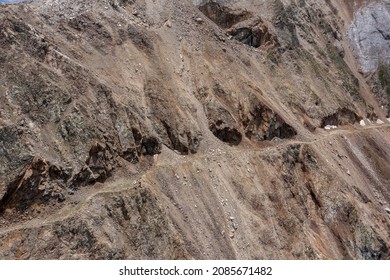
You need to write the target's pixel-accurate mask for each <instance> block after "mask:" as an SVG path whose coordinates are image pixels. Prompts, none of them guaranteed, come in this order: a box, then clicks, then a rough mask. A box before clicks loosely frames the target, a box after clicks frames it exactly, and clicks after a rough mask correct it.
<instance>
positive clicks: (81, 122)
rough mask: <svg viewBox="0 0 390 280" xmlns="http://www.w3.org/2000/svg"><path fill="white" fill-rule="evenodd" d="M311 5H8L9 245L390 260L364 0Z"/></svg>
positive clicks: (381, 125)
mask: <svg viewBox="0 0 390 280" xmlns="http://www.w3.org/2000/svg"><path fill="white" fill-rule="evenodd" d="M317 2H318V1H296V2H295V1H283V2H281V1H260V0H258V1H255V0H254V1H192V2H191V1H175V0H163V1H151V0H150V1H149V0H144V1H141V0H140V1H125V0H121V1H116V0H110V1H94V2H93V3H90V2H85V1H67V0H45V1H44V0H38V1H34V2H31V3H26V4H17V5H4V6H0V9H1V13H0V45H1V48H2V50H4V51H2V52H1V53H0V63H1V68H0V81H1V82H0V98H1V103H0V108H1V110H0V141H1V145H0V178H1V180H0V208H1V214H0V257H1V258H18V259H19V258H23V259H28V258H30V259H41V258H78V259H79V258H82V259H85V258H93V259H101V258H108V259H111V258H142V259H161V258H164V259H174V258H196V259H203V258H206V259H236V258H242V259H263V258H271V259H286V258H287V259H316V258H319V259H345V258H347V259H388V258H389V246H390V236H389V234H388V232H389V229H390V219H389V218H390V217H389V213H387V212H386V211H390V210H389V207H390V205H389V202H390V192H389V189H388V185H389V179H390V178H389V170H390V169H389V168H390V156H389V154H390V150H389V148H388V147H389V141H390V138H389V133H390V130H389V124H388V121H387V120H386V117H388V116H386V111H384V110H382V108H381V105H382V104H381V103H380V102H379V101H378V98H377V95H375V94H374V93H373V92H372V89H373V88H375V86H378V85H380V84H379V83H378V82H376V81H373V80H369V79H367V77H366V76H364V75H362V74H361V73H359V67H358V62H357V60H356V59H355V58H354V54H353V52H352V51H351V50H349V48H348V42H349V41H348V40H347V39H346V30H347V29H348V28H347V27H348V26H349V24H350V21H351V20H352V19H353V16H352V15H353V12H352V11H355V10H357V9H358V7H359V6H358V5H356V7H355V6H354V7H353V8H352V7H351V6H350V5H351V4H350V2H347V1H346V2H336V1H325V3H317ZM356 4H361V3H358V1H356ZM338 11H339V12H338ZM344 12H345V14H344ZM378 117H379V121H378V124H376V122H377V119H378ZM369 120H371V122H370V121H369ZM361 121H363V123H364V124H365V126H361ZM329 127H337V129H335V130H328V128H329ZM325 128H326V129H325Z"/></svg>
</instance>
